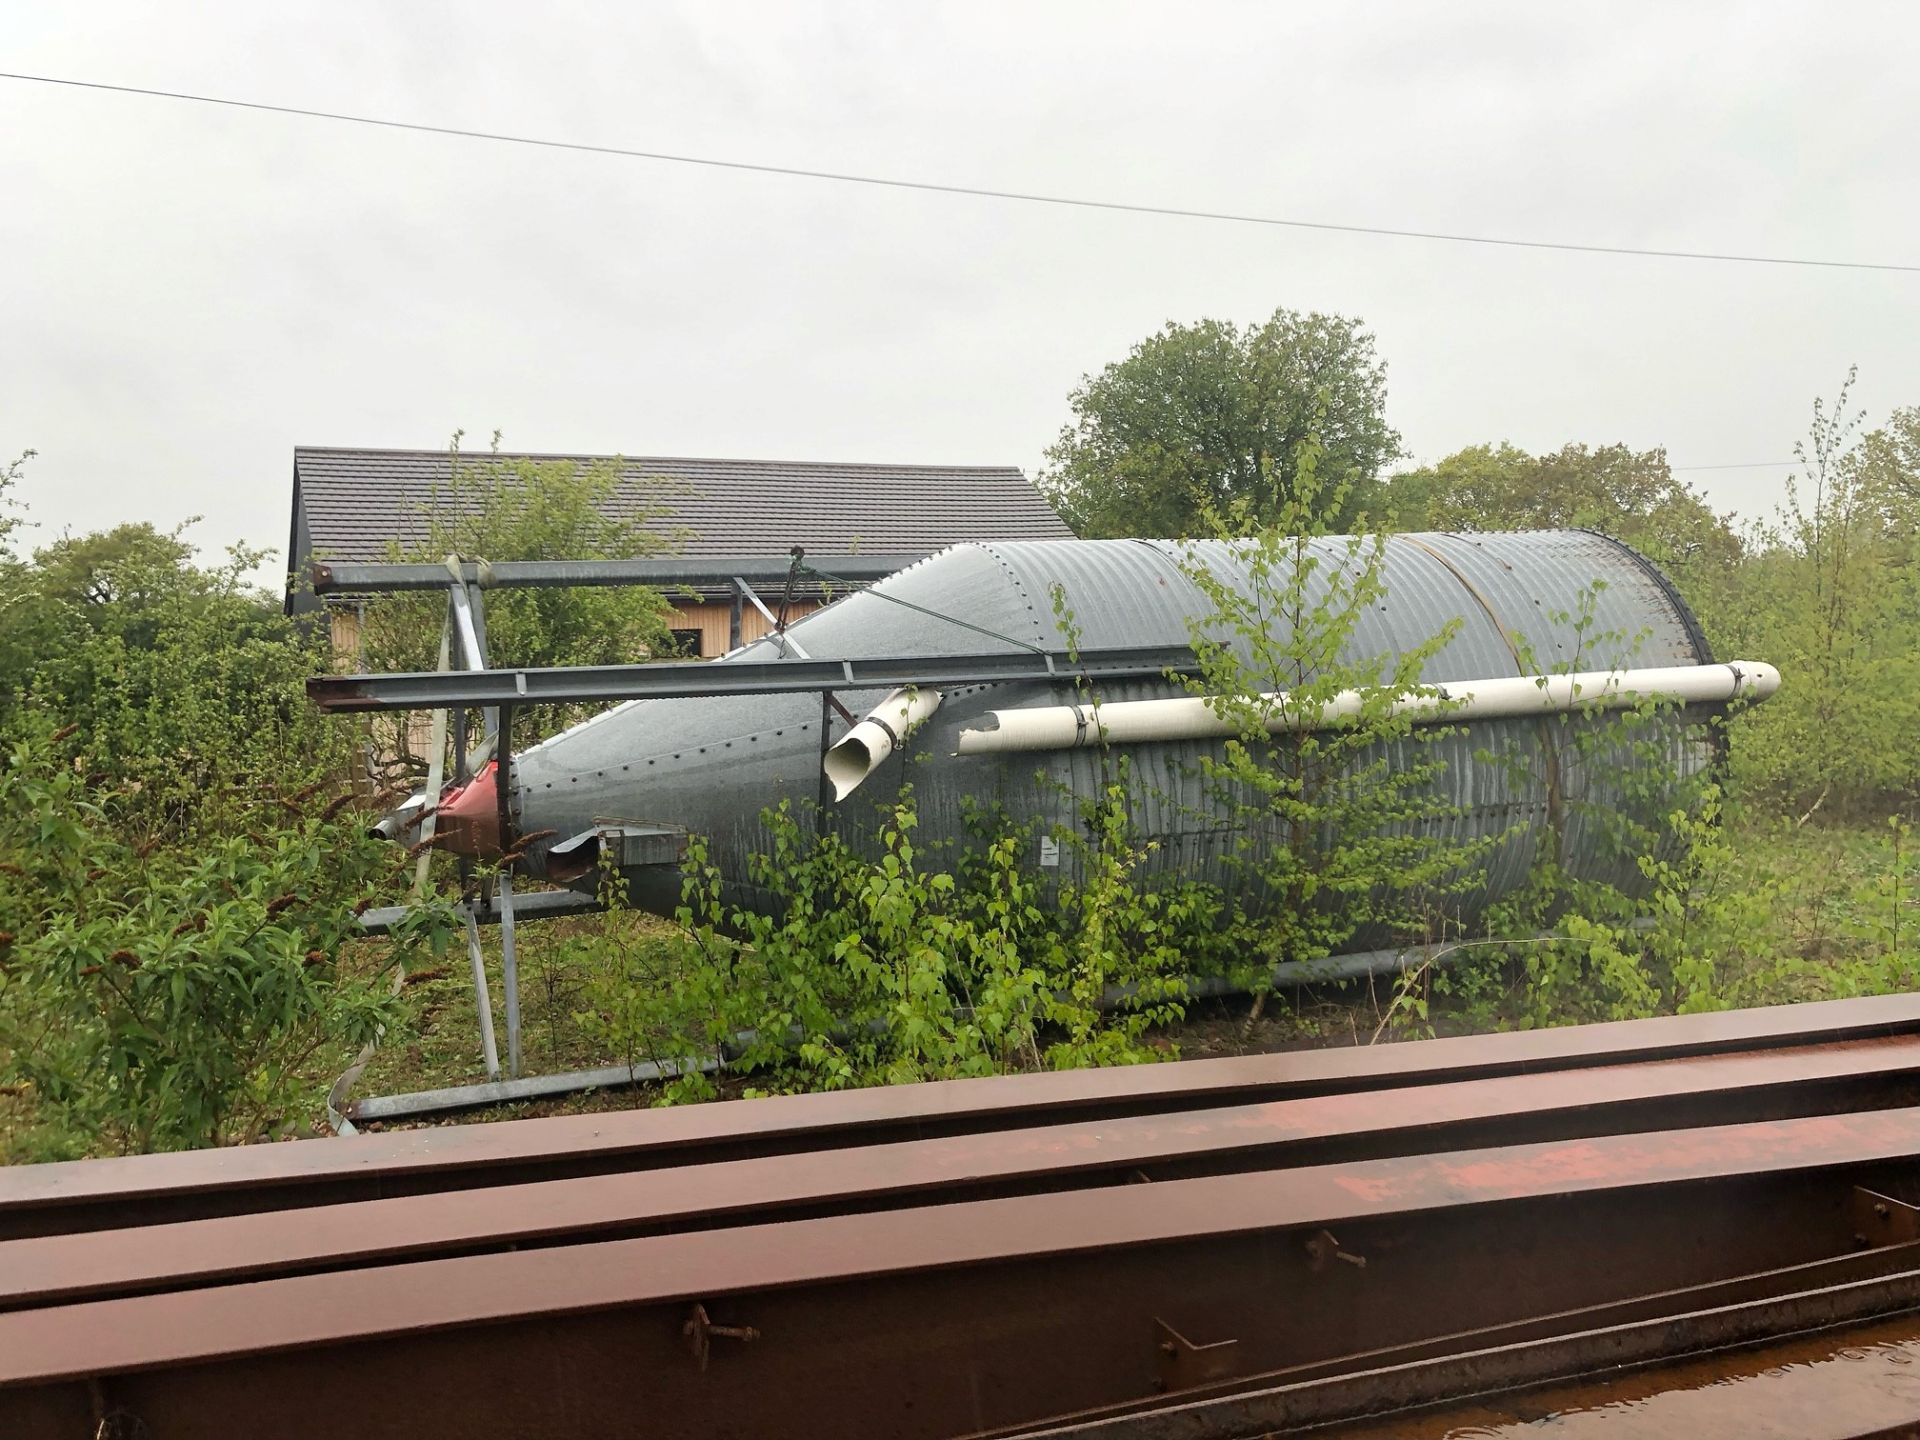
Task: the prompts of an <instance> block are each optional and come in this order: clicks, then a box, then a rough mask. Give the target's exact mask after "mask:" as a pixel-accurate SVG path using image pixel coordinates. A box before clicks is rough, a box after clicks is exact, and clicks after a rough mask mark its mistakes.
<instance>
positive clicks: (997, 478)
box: [292, 446, 1073, 567]
mask: <svg viewBox="0 0 1920 1440" xmlns="http://www.w3.org/2000/svg"><path fill="white" fill-rule="evenodd" d="M481 458H484V457H481ZM504 458H508V459H522V458H532V459H535V460H542V461H546V460H571V461H576V462H583V463H585V462H591V461H593V460H596V459H605V458H606V457H602V456H591V455H535V456H531V457H523V456H508V457H504ZM622 463H623V470H622V474H623V479H622V481H621V484H620V487H619V489H618V491H617V492H616V496H615V499H614V501H613V506H614V508H615V509H616V510H624V511H625V513H627V514H629V515H634V514H644V513H646V512H647V511H649V510H655V509H658V510H664V511H665V512H667V513H666V514H664V515H663V516H662V517H661V518H660V519H659V520H658V521H657V522H655V523H656V524H657V526H658V527H659V528H662V529H665V530H679V529H684V530H685V531H687V532H689V533H688V534H687V535H686V537H685V540H684V543H683V544H682V545H681V547H680V553H682V554H685V555H690V556H699V555H767V556H773V555H783V554H785V553H786V552H787V551H788V550H789V549H791V548H792V547H793V546H795V545H804V546H805V547H806V548H807V549H809V550H815V551H820V552H826V553H831V552H846V551H851V550H858V551H864V552H866V553H868V554H927V553H931V552H932V551H935V550H938V549H940V548H941V547H943V546H946V545H952V544H955V543H957V542H960V541H964V540H1067V539H1071V538H1072V534H1073V532H1072V531H1070V530H1068V529H1067V527H1066V525H1065V523H1064V522H1062V521H1061V519H1060V517H1059V516H1058V515H1056V514H1055V513H1054V511H1053V508H1052V507H1051V506H1050V505H1048V504H1047V502H1046V500H1045V499H1044V498H1042V496H1041V494H1040V492H1039V491H1038V490H1036V489H1035V488H1034V486H1033V483H1032V482H1031V481H1029V480H1028V479H1027V477H1026V476H1025V475H1023V474H1021V473H1020V472H1019V471H1018V470H1016V469H1014V468H1012V467H1011V466H988V465H850V464H833V463H826V462H820V461H778V460H696V459H688V458H684V457H670V456H635V457H628V458H626V459H625V460H624V461H623V462H622ZM449 476H450V462H449V459H448V456H447V453H446V452H445V451H442V450H344V449H333V448H328V447H321V446H301V447H299V448H297V449H296V450H295V451H294V452H293V503H294V510H295V514H294V527H293V528H294V536H295V547H296V550H298V549H305V550H306V552H307V553H305V554H298V553H296V554H295V555H294V556H293V557H292V559H293V561H294V564H295V565H296V566H299V567H304V566H305V565H306V563H307V561H308V559H309V557H310V556H318V555H324V556H326V557H328V558H330V559H335V560H381V559H384V558H385V557H386V554H387V546H388V544H389V542H391V541H396V540H397V541H399V542H400V543H401V544H402V545H405V544H407V543H409V542H411V541H417V540H421V539H424V538H425V528H426V527H425V517H426V514H427V511H428V507H429V506H430V505H432V504H434V503H436V493H435V492H436V490H438V491H439V492H440V493H439V495H438V497H437V499H438V503H441V504H446V503H450V502H449V499H448V496H447V492H446V487H447V486H448V484H449ZM303 515H304V519H305V527H304V533H303V527H302V525H301V520H302V518H303ZM303 540H304V541H305V542H306V544H305V545H304V546H302V545H301V541H303Z"/></svg>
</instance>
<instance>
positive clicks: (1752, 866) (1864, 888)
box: [356, 822, 1920, 1119]
mask: <svg viewBox="0 0 1920 1440" xmlns="http://www.w3.org/2000/svg"><path fill="white" fill-rule="evenodd" d="M1730 839H1731V841H1732V844H1731V847H1730V848H1731V853H1730V857H1729V860H1728V862H1727V864H1726V866H1725V867H1724V869H1723V871H1722V873H1719V874H1717V875H1716V876H1715V877H1714V878H1713V881H1712V884H1713V886H1714V887H1715V893H1713V894H1711V895H1707V896H1703V897H1702V909H1703V912H1704V913H1706V914H1707V916H1708V918H1709V920H1710V921H1711V923H1714V924H1716V925H1718V926H1719V927H1721V930H1720V931H1716V932H1715V935H1716V941H1717V951H1718V954H1717V959H1718V966H1717V972H1716V975H1715V978H1714V984H1715V1003H1720V1004H1726V1005H1763V1004H1784V1003H1788V1002H1792V1001H1804V1000H1820V999H1830V998H1836V997H1842V996H1847V995H1858V994H1869V993H1876V992H1882V991H1887V990H1892V989H1900V988H1906V987H1908V986H1910V985H1912V984H1913V983H1914V982H1915V978H1916V972H1920V893H1916V891H1915V887H1914V886H1913V884H1912V877H1910V876H1908V875H1907V874H1906V869H1907V865H1908V862H1909V857H1908V856H1907V854H1906V853H1905V850H1906V848H1907V845H1908V843H1909V842H1908V841H1907V839H1906V837H1905V835H1904V833H1903V832H1901V831H1898V830H1895V829H1892V828H1890V827H1889V826H1887V825H1886V824H1885V823H1884V822H1883V823H1878V824H1875V823H1870V822H1855V823H1835V822H1828V823H1824V824H1813V823H1807V824H1801V825H1790V824H1771V825H1748V826H1744V827H1742V828H1740V829H1738V830H1737V831H1734V832H1732V834H1731V835H1730ZM1721 931H1724V934H1722V933H1721ZM675 933H676V932H675V931H674V929H673V927H672V926H671V925H670V924H669V923H668V922H666V921H663V920H657V919H653V918H651V917H646V916H636V915H623V916H617V917H608V916H587V917H577V918H570V919H565V920H553V921H545V922H541V923H540V924H538V925H531V926H524V927H522V928H521V929H520V931H519V956H520V972H521V1000H522V1026H523V1031H522V1033H523V1052H522V1069H523V1073H526V1074H543V1073H551V1072H554V1071H563V1070H576V1069H586V1068H590V1067H594V1066H600V1065H609V1064H619V1063H622V1062H623V1061H630V1060H631V1059H633V1058H635V1057H628V1056H620V1055H609V1054H607V1053H605V1051H604V1048H603V1047H601V1046H599V1045H597V1044H596V1042H595V1038H594V1032H593V1028H592V1026H591V1024H590V1023H589V1022H587V1021H586V1020H584V1019H583V1016H584V1015H586V1014H587V1013H588V1012H589V1011H590V1010H591V1008H592V1006H593V1004H594V1003H595V1000H596V998H597V994H598V987H600V986H601V985H603V984H604V983H607V982H609V981H612V980H613V979H614V978H615V975H614V972H615V971H616V970H617V969H618V968H619V967H620V966H621V965H623V964H626V963H629V962H630V961H631V958H632V956H633V955H634V954H635V953H636V947H648V948H650V949H652V950H653V951H655V952H658V953H661V954H668V953H670V952H671V945H672V939H673V936H674V935H675ZM483 948H484V951H485V955H486V961H487V968H488V981H489V986H490V989H491V993H492V996H493V1002H494V1007H495V1016H496V1020H495V1023H496V1028H497V1030H498V1032H499V1035H500V1043H501V1045H502V1046H503V1047H504V1045H505V1032H504V1024H503V1022H502V1020H501V1019H500V1016H501V1012H502V1008H503V1007H502V999H501V996H502V990H501V976H500V953H499V935H498V932H497V931H487V932H483ZM665 983H671V981H670V979H668V980H667V981H666V982H665ZM1528 984H1529V979H1528V969H1527V965H1526V959H1525V956H1524V953H1521V952H1510V953H1506V954H1502V953H1500V952H1497V951H1496V952H1485V953H1483V954H1480V955H1477V956H1476V957H1475V958H1473V959H1472V960H1471V961H1470V962H1468V963H1463V964H1461V965H1460V966H1458V967H1456V968H1455V969H1453V970H1451V971H1449V972H1448V975H1447V977H1446V979H1445V981H1444V982H1443V983H1440V984H1438V985H1435V986H1434V987H1433V989H1432V993H1431V995H1430V997H1429V998H1430V1005H1429V1010H1428V1013H1427V1016H1426V1018H1425V1020H1424V1022H1423V1023H1421V1024H1419V1025H1417V1026H1415V1025H1410V1024H1407V1023H1405V1022H1404V1021H1403V1020H1402V1019H1401V1018H1400V1017H1398V1016H1395V1015H1393V1014H1392V1012H1391V1003H1390V1002H1391V1000H1392V996H1393V992H1394V981H1393V980H1392V979H1377V980H1375V981H1373V982H1370V983H1361V984H1352V985H1345V986H1329V987H1321V988H1317V989H1312V990H1302V991H1295V992H1290V993H1287V994H1284V995H1279V996H1276V997H1274V1000H1273V1001H1272V1002H1271V1003H1270V1004H1269V1005H1268V1006H1267V1007H1266V1008H1265V1011H1264V1013H1263V1014H1262V1016H1261V1018H1260V1019H1259V1020H1257V1021H1254V1022H1251V1023H1249V1021H1248V1019H1247V1014H1246V1011H1247V1007H1246V1004H1245V1002H1243V1001H1226V1002H1208V1003H1201V1004H1195V1005H1193V1006H1191V1007H1190V1008H1189V1011H1188V1015H1187V1018H1186V1019H1185V1021H1183V1022H1182V1023H1181V1024H1179V1025H1177V1026H1173V1027H1169V1028H1168V1029H1166V1030H1164V1031H1162V1032H1159V1033H1157V1034H1156V1035H1155V1036H1154V1037H1153V1039H1152V1043H1153V1045H1154V1048H1155V1049H1156V1050H1159V1051H1161V1052H1162V1053H1164V1054H1165V1055H1166V1057H1167V1058H1169V1059H1172V1058H1176V1057H1179V1058H1197V1057H1202V1056H1209V1055H1224V1054H1248V1053H1257V1052H1273V1051H1281V1050H1291V1049H1302V1048H1311V1047H1317V1046H1329V1045H1354V1044H1367V1043H1370V1042H1372V1041H1374V1040H1383V1039H1407V1038H1414V1037H1416V1036H1418V1035H1422V1034H1465V1033H1475V1032H1483V1031H1486V1030H1492V1029H1502V1028H1506V1027H1508V1026H1510V1025H1512V1024H1515V1023H1518V1017H1519V1016H1521V1015H1522V1014H1523V1013H1524V1011H1525V1009H1526V1007H1525V1006H1524V1005H1523V1004H1521V1003H1520V1002H1521V999H1522V996H1523V994H1524V991H1525V989H1526V987H1527V985H1528ZM406 1003H407V1011H408V1021H407V1024H406V1026H405V1029H404V1032H403V1033H401V1034H399V1035H396V1036H395V1037H394V1038H393V1039H392V1041H391V1042H390V1043H389V1044H388V1045H387V1046H386V1047H385V1048H384V1049H383V1050H382V1051H381V1052H380V1053H379V1054H377V1055H376V1056H375V1058H374V1060H373V1062H372V1064H370V1065H369V1066H368V1069H367V1071H366V1073H365V1074H364V1075H363V1076H362V1078H361V1081H360V1084H359V1085H358V1086H357V1087H356V1093H357V1094H358V1095H361V1096H366V1095H377V1094H393V1093H400V1092H404V1091H411V1090H422V1089H431V1088H437V1087H440V1086H446V1085H458V1084H466V1083H472V1082H475V1081H478V1080H481V1079H484V1078H485V1072H484V1069H483V1067H482V1064H481V1058H480V1045H479V1040H478V1031H477V1027H476V1010H475V1006H474V994H473V984H472V977H471V972H470V970H469V969H468V966H467V963H466V958H465V954H464V951H462V950H459V949H456V950H455V951H454V952H452V953H451V954H450V955H449V957H448V961H447V964H446V968H445V970H444V971H443V972H442V973H440V974H438V975H433V976H431V977H429V978H425V979H423V980H420V981H419V982H418V983H415V984H412V985H410V986H409V987H408V989H407V992H406ZM1390 1019H1391V1021H1392V1023H1388V1022H1389V1020H1390ZM732 1088H737V1086H735V1087H732ZM657 1100H658V1094H657V1091H656V1090H654V1089H653V1088H651V1087H637V1088H635V1089H630V1090H617V1091H605V1092H599V1093H596V1094H590V1095H580V1096H570V1097H563V1098H559V1099H555V1100H548V1101H540V1102H534V1103H530V1104H525V1105H516V1106H510V1107H498V1108H495V1109H490V1110H485V1111H477V1112H472V1113H470V1114H469V1115H467V1116H465V1117H463V1118H465V1119H500V1118H506V1117H507V1116H510V1115H527V1114H553V1113H565V1112H571V1111H579V1110H605V1109H618V1108H629V1107H632V1106H638V1105H647V1104H652V1103H656V1102H657Z"/></svg>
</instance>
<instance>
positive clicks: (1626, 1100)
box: [0, 1039, 1920, 1310]
mask: <svg viewBox="0 0 1920 1440" xmlns="http://www.w3.org/2000/svg"><path fill="white" fill-rule="evenodd" d="M1917 1079H1920V1039H1894V1040H1867V1041H1856V1042H1852V1043H1850V1044H1845V1045H1834V1046H1823V1047H1814V1048H1810V1049H1805V1050H1792V1051H1785V1052H1779V1053H1771V1054H1762V1055H1730V1056H1712V1057H1705V1058H1695V1059H1686V1060H1662V1061H1649V1062H1643V1063H1640V1064H1634V1065H1623V1066H1611V1067H1605V1068H1602V1069H1598V1070H1588V1071H1573V1072H1563V1073H1559V1074H1548V1075H1524V1076H1508V1077H1505V1078H1502V1079H1497V1080H1474V1081H1463V1082H1459V1083H1455V1084H1444V1085H1430V1086H1421V1087H1417V1088H1415V1089H1412V1090H1408V1091H1405V1092H1394V1093H1392V1094H1381V1093H1379V1092H1371V1093H1368V1092H1356V1093H1351V1094H1346V1095H1334V1096H1324V1097H1320V1098H1316V1099H1307V1100H1286V1101H1274V1102H1270V1103H1268V1104H1264V1105H1247V1106H1232V1107H1227V1108H1223V1109H1217V1110H1203V1111H1199V1112H1197V1113H1183V1114H1178V1115H1149V1116H1136V1117H1132V1118H1128V1119H1117V1120H1105V1121H1099V1122H1093V1123H1082V1124H1076V1125H1056V1126H1040V1127H1034V1128H1029V1129H1021V1130H1014V1131H1010V1132H995V1133H990V1134H985V1135H963V1136H953V1137H947V1138H943V1139H936V1140H920V1141H910V1142H904V1143H899V1144H892V1145H868V1146H861V1147H856V1148H852V1149H832V1150H820V1151H811V1152H801V1153H798V1154H790V1155H774V1156H764V1157H759V1158H754V1159H746V1160H734V1161H721V1162H716V1163H709V1164H688V1165H682V1166H677V1167H673V1168H663V1169H654V1170H640V1171H627V1172H618V1173H614V1174H608V1175H600V1176H591V1177H586V1178H580V1179H568V1180H549V1181H542V1182H534V1183H526V1184H517V1185H496V1186H491V1187H487V1188H482V1189H475V1190H466V1191H462V1192H459V1193H457V1194H451V1195H450V1194H445V1193H438V1194H424V1195H411V1196H400V1197H392V1198H386V1199H377V1200H369V1201H365V1202H361V1203H349V1204H333V1205H321V1206H312V1207H307V1208H303V1209H300V1210H297V1211H293V1212H287V1211H264V1212H261V1213H258V1214H252V1215H238V1216H227V1217H222V1218H218V1219H207V1220H193V1221H185V1222H179V1223H175V1224H164V1225H155V1226H146V1227H138V1228H127V1229H117V1230H109V1231H105V1232H87V1231H83V1232H78V1233H75V1234H69V1235H54V1236H46V1237H42V1238H38V1239H22V1240H13V1241H10V1242H7V1244H6V1246H5V1248H4V1249H0V1261H4V1264H0V1310H7V1309H13V1308H18V1307H20V1306H23V1305H27V1304H35V1305H41V1304H47V1303H49V1302H52V1301H55V1300H58V1301H70V1300H74V1299H78V1298H92V1297H98V1296H105V1295H114V1294H126V1293H134V1292H139V1291H144V1290H157V1289H163V1288H172V1287H178V1286H185V1285H196V1286H197V1285H204V1284H208V1283H211V1282H213V1281H216V1280H218V1281H233V1280H239V1279H245V1280H256V1279H263V1278H267V1277H270V1276H273V1275H277V1274H286V1273H299V1272H302V1271H311V1270H319V1269H332V1268H337V1267H339V1266H342V1265H346V1264H350V1263H357V1264H364V1263H369V1262H373V1261H381V1262H391V1261H393V1260H395V1259H403V1258H404V1259H419V1258H423V1257H425V1256H429V1255H432V1254H435V1253H468V1252H473V1251H479V1250H487V1249H505V1248H510V1247H513V1246H518V1245H525V1244H532V1243H543V1244H553V1243H556V1242H558V1241H561V1240H565V1241H568V1242H570V1243H578V1242H580V1241H583V1240H592V1239H599V1238H605V1237H607V1236H610V1235H618V1234H629V1235H632V1234H643V1233H666V1232H668V1231H677V1230H685V1229H688V1228H690V1227H701V1228H707V1227H721V1226H730V1225H741V1224H747V1223H765V1222H767V1221H770V1220H776V1219H780V1218H784V1217H786V1216H790V1215H796V1214H808V1213H815V1212H820V1211H825V1210H831V1211H832V1212H833V1213H850V1212H853V1211H868V1210H881V1209H897V1208H900V1207H902V1206H908V1205H926V1204H930V1203H935V1202H936V1201H937V1202H938V1203H941V1204H948V1205H950V1204H956V1203H962V1202H972V1201H977V1200H982V1199H991V1198H997V1197H1001V1196H1005V1195H1010V1194H1021V1193H1039V1192H1052V1191H1060V1190H1067V1189H1086V1188H1090V1187H1094V1186H1103V1185H1113V1184H1125V1183H1137V1182H1139V1181H1143V1180H1151V1181H1155V1182H1162V1181H1167V1180H1173V1179H1190V1178H1195V1177H1198V1176H1203V1175H1209V1174H1224V1173H1243V1172H1245V1171H1248V1170H1253V1169H1273V1168H1278V1167H1283V1166H1284V1167H1302V1166H1306V1165H1312V1164H1326V1163H1328V1162H1330V1161H1334V1160H1336V1159H1337V1160H1340V1161H1343V1162H1345V1161H1352V1160H1358V1159H1362V1158H1365V1159H1380V1158H1385V1157H1391V1156H1399V1155H1406V1154H1433V1153H1437V1152H1442V1151H1447V1150H1452V1149H1463V1148H1470V1147H1481V1146H1485V1145H1487V1144H1489V1143H1492V1142H1494V1141H1498V1142H1499V1143H1501V1144H1505V1145H1511V1144H1517V1143H1544V1142H1546V1141H1548V1140H1553V1141H1567V1140H1572V1139H1575V1138H1579V1137H1597V1136H1604V1135H1611V1134H1615V1133H1620V1132H1630V1131H1634V1130H1637V1129H1643V1128H1653V1127H1656V1126H1657V1127H1671V1128H1685V1127H1699V1126H1701V1125H1704V1124H1708V1123H1711V1124H1715V1125H1726V1124H1733V1123H1739V1122H1747V1123H1752V1122H1754V1121H1755V1120H1756V1119H1757V1118H1758V1117H1760V1116H1766V1117H1770V1118H1783V1117H1788V1116H1796V1117H1804V1116H1809V1115H1817V1114H1821V1113H1825V1112H1828V1111H1832V1110H1836V1109H1843V1108H1859V1107H1865V1106H1873V1105H1886V1104H1891V1103H1895V1102H1897V1101H1899V1100H1903V1099H1908V1098H1912V1097H1913V1095H1914V1092H1915V1090H1916V1088H1920V1087H1917V1086H1916V1080H1917Z"/></svg>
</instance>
